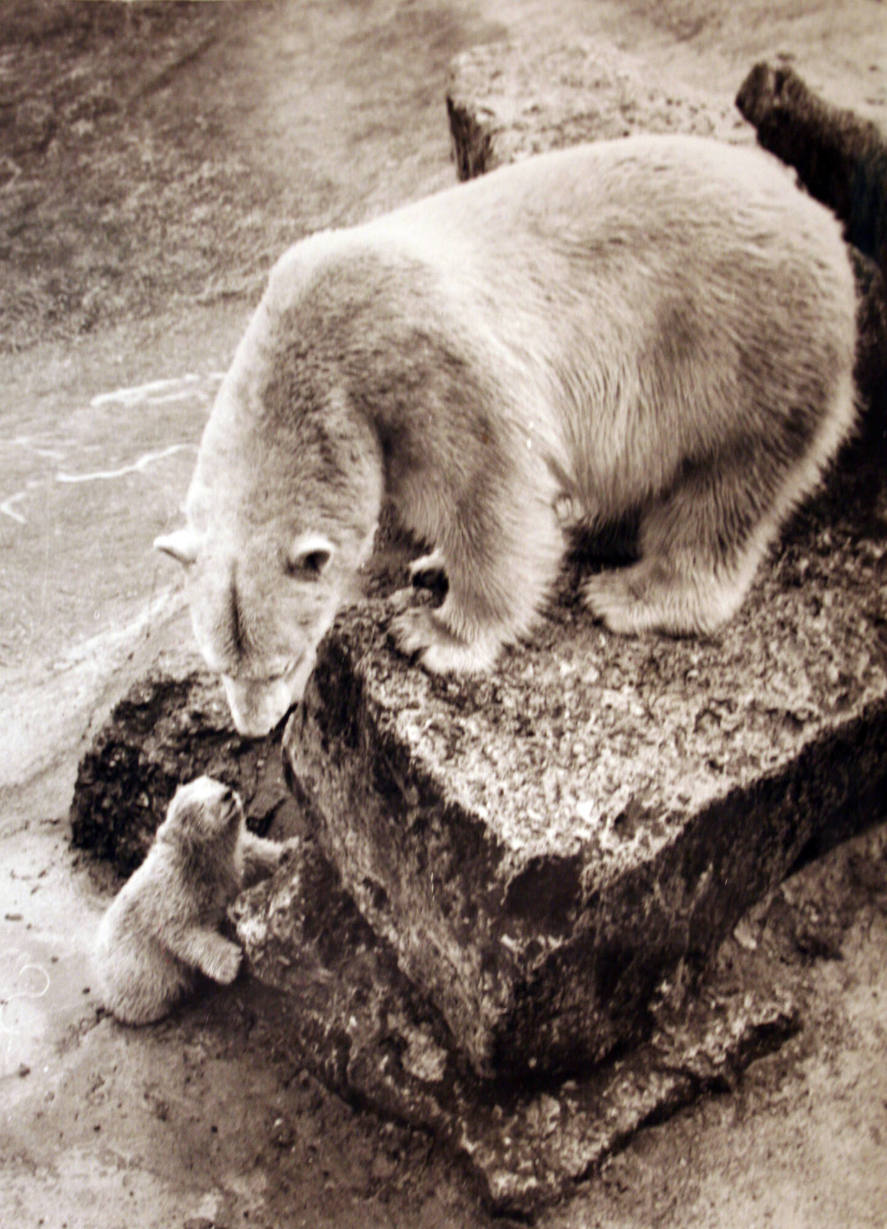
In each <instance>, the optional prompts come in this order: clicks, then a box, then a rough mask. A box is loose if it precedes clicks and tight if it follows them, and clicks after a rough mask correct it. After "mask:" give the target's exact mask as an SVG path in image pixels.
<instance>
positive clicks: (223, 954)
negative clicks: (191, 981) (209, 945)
mask: <svg viewBox="0 0 887 1229" xmlns="http://www.w3.org/2000/svg"><path fill="white" fill-rule="evenodd" d="M242 958H243V952H242V951H241V950H240V948H239V947H238V946H237V944H236V943H227V944H226V945H225V947H223V948H221V949H220V950H219V951H218V952H216V953H214V954H213V961H212V965H211V967H210V968H209V969H207V973H208V974H209V976H210V977H211V978H212V979H213V981H217V982H219V984H220V985H222V986H230V985H231V983H232V982H233V981H234V979H235V977H236V976H237V974H238V973H239V972H240V962H241V960H242Z"/></svg>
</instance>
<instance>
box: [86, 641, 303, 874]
mask: <svg viewBox="0 0 887 1229" xmlns="http://www.w3.org/2000/svg"><path fill="white" fill-rule="evenodd" d="M279 742H280V740H279V735H278V737H277V738H276V739H275V738H274V736H273V735H269V736H268V738H264V739H260V740H256V741H251V740H248V739H244V738H241V737H240V735H239V734H238V733H237V732H236V730H235V729H234V726H233V724H232V722H231V717H230V714H229V712H228V706H227V704H226V703H225V697H224V695H223V693H222V690H221V688H220V686H219V681H218V679H217V678H216V677H215V676H214V675H211V674H209V673H208V672H207V671H205V670H202V669H200V668H199V667H197V666H195V665H194V664H193V662H192V661H181V660H174V659H171V658H168V659H167V660H166V661H165V662H164V661H161V662H158V664H157V667H156V668H155V669H154V670H152V671H151V672H150V673H149V674H148V675H146V676H145V677H144V678H143V679H140V680H139V681H138V682H137V683H135V684H134V685H133V686H132V687H131V688H130V690H129V691H128V692H127V693H126V695H125V696H124V697H123V698H122V699H121V700H120V701H119V702H118V703H117V704H116V705H115V707H114V709H113V711H112V713H111V715H110V717H109V719H108V721H107V722H106V723H105V724H104V726H103V727H102V728H101V730H99V732H98V734H97V735H96V737H95V739H94V740H93V743H92V746H91V747H90V748H89V750H88V751H87V752H86V754H85V755H84V756H83V758H82V760H81V761H80V765H79V767H78V771H77V781H76V784H75V787H74V797H73V801H72V803H71V811H70V821H71V837H72V840H73V843H74V844H75V845H76V846H79V847H80V848H83V849H89V850H90V851H91V852H92V853H94V854H95V855H96V856H98V857H100V858H104V859H107V860H109V861H111V862H112V863H113V865H114V868H115V869H116V871H117V872H118V874H120V875H129V874H130V873H131V872H132V871H133V870H134V869H135V868H136V866H138V864H139V863H140V862H141V861H142V859H143V858H144V856H145V854H146V853H147V851H148V847H149V846H150V844H151V841H152V839H153V837H154V832H155V831H156V829H157V826H158V825H159V824H160V823H161V821H162V820H163V817H164V815H165V814H166V808H167V806H168V804H169V801H170V799H171V798H172V796H173V794H174V793H175V790H176V788H177V786H178V785H180V784H181V783H182V782H184V781H189V780H191V779H192V778H193V777H197V776H200V775H201V773H207V774H208V775H210V776H214V777H218V778H219V779H221V780H223V781H226V782H228V783H229V784H231V785H233V786H234V787H235V788H236V789H238V790H239V791H240V793H241V795H242V797H243V800H244V807H245V809H246V814H247V823H248V825H249V827H250V828H251V829H252V830H253V831H254V832H257V833H259V834H260V835H265V834H266V833H267V832H268V830H269V829H270V828H271V825H272V823H273V824H274V827H275V832H276V834H279V835H289V834H290V833H292V832H297V831H299V830H300V827H301V819H300V813H299V808H298V805H297V803H296V802H295V801H294V799H293V797H292V795H291V793H290V791H289V790H288V789H287V786H286V782H285V781H284V777H283V765H282V763H281V759H280V745H279Z"/></svg>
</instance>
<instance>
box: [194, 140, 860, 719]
mask: <svg viewBox="0 0 887 1229" xmlns="http://www.w3.org/2000/svg"><path fill="white" fill-rule="evenodd" d="M854 349H855V289H854V282H853V276H852V272H851V269H850V265H849V261H848V258H847V254H846V251H845V248H844V245H843V241H842V238H841V232H840V228H839V226H838V224H837V222H836V220H835V219H834V217H833V216H832V215H831V214H829V212H828V211H827V210H825V209H824V208H822V207H821V206H820V205H818V204H816V203H815V202H814V201H812V200H811V199H810V198H809V197H807V196H806V195H804V194H803V193H802V192H800V191H799V190H798V189H797V188H795V186H794V185H793V183H792V181H791V178H790V176H789V175H788V174H787V173H786V172H785V170H784V168H782V167H781V166H780V165H779V164H778V163H776V161H775V160H774V159H772V158H770V157H769V155H766V154H764V153H762V152H761V151H759V150H752V149H739V148H735V147H732V146H725V145H719V144H717V143H716V142H712V141H706V140H701V139H699V138H695V137H684V136H672V137H653V136H647V137H634V138H629V139H627V140H623V141H611V142H601V143H598V144H595V145H588V146H580V147H577V148H574V149H569V150H563V151H559V152H557V153H551V154H545V155H542V156H540V157H537V158H531V159H527V160H526V161H524V162H522V163H519V164H517V165H515V166H511V167H507V168H503V169H501V170H499V171H495V172H493V173H492V174H490V175H488V176H484V177H482V178H481V179H479V180H476V181H473V182H471V183H469V184H463V185H460V186H458V187H455V188H452V189H449V190H447V191H444V192H441V193H438V194H437V195H435V196H432V197H429V198H427V199H425V200H422V201H417V202H415V203H413V204H410V205H408V206H405V207H404V208H403V209H400V210H397V211H396V212H394V213H391V214H389V215H386V216H385V217H382V218H378V219H375V220H374V221H372V222H369V223H367V224H366V225H364V226H359V227H354V228H352V229H349V230H345V231H329V232H324V233H323V234H321V235H316V236H312V237H311V238H309V239H307V240H305V241H303V242H302V243H300V244H297V245H296V246H295V247H294V248H292V249H291V250H290V251H289V252H287V253H286V254H285V255H284V256H283V257H282V258H281V259H280V261H279V262H278V263H277V265H276V266H275V268H274V270H273V271H272V274H271V277H270V281H269V286H268V290H267V292H266V295H265V297H264V299H263V301H262V303H261V304H260V306H259V308H258V310H257V312H256V314H255V316H254V318H253V320H252V322H251V324H250V326H249V328H248V329H247V332H246V334H245V336H244V338H243V341H242V342H241V345H240V347H239V348H238V352H237V354H236V356H235V359H234V363H233V364H232V367H231V370H230V372H229V373H228V375H227V376H226V379H225V381H224V383H223V386H222V388H221V390H220V393H219V397H218V400H217V403H216V406H215V408H214V410H213V413H212V416H211V418H210V421H209V423H208V425H207V429H206V432H205V434H204V439H203V442H202V444H201V449H200V455H199V457H198V463H197V468H196V470H195V475H194V479H193V481H192V484H191V489H190V491H189V496H188V505H187V506H188V519H189V525H190V528H191V531H192V536H190V537H189V538H188V539H187V541H188V542H189V543H191V544H193V542H195V541H196V542H197V543H198V546H197V551H196V559H195V561H194V564H193V566H191V567H189V582H188V588H189V596H190V601H191V609H192V617H193V621H194V626H195V632H196V635H197V639H198V643H199V645H200V647H201V649H202V651H203V653H204V656H205V658H206V660H207V662H208V663H209V664H210V665H211V666H212V668H214V669H216V670H218V671H219V672H220V673H222V674H224V675H226V676H227V682H226V688H227V690H228V694H229V697H234V699H233V700H232V711H233V712H234V716H235V721H236V722H237V724H238V728H240V729H242V730H243V731H244V732H247V733H264V732H266V730H267V729H268V728H270V726H271V725H273V724H274V722H275V721H276V720H278V719H279V718H280V717H281V716H282V715H283V712H284V711H285V710H286V707H287V706H288V705H289V704H290V703H292V701H293V700H295V699H298V697H299V695H300V694H301V688H302V687H303V686H304V682H305V679H306V677H307V669H310V667H309V666H307V663H309V662H310V661H312V660H313V654H314V650H315V648H316V645H317V643H318V641H319V639H320V637H321V636H322V635H323V633H324V632H325V631H326V629H327V627H328V626H329V623H330V621H331V620H332V618H333V616H334V614H335V611H336V609H337V608H338V606H339V605H340V604H341V602H342V601H343V600H344V599H345V597H346V595H347V592H348V586H349V584H350V583H351V579H352V577H353V576H354V573H355V572H356V570H357V568H358V567H359V566H360V563H361V561H362V560H363V559H364V558H365V556H366V553H367V550H368V549H369V546H370V544H371V542H372V537H373V532H374V530H375V526H376V523H377V519H378V515H379V511H380V508H381V505H382V499H383V497H384V496H386V495H387V497H388V498H389V499H390V500H391V501H392V503H393V504H394V506H395V507H396V509H397V510H398V512H399V514H400V516H401V518H402V520H403V521H404V523H405V524H406V525H407V526H408V527H409V528H411V529H412V530H413V531H414V532H415V533H416V534H417V535H418V536H419V537H420V538H422V539H424V540H425V541H426V542H427V543H428V545H429V546H430V547H431V548H432V549H433V551H434V552H435V555H436V557H437V558H442V559H443V561H444V566H445V569H446V574H447V580H448V593H447V596H446V599H445V601H444V603H443V605H442V606H441V607H440V608H439V609H438V610H433V611H432V610H428V609H427V608H421V609H418V610H415V611H406V612H402V613H400V614H399V615H398V616H397V619H396V622H395V624H394V631H395V636H396V639H397V641H398V643H399V644H400V646H401V647H402V648H403V649H404V650H405V651H406V652H409V653H418V654H420V655H421V660H422V663H423V664H424V665H425V666H426V668H428V669H430V670H433V671H441V672H443V671H451V670H452V671H472V670H484V669H488V668H489V667H490V665H491V664H492V663H493V662H494V660H495V658H496V655H497V653H498V651H499V649H500V647H501V646H502V645H503V644H507V643H512V642H514V641H515V640H516V639H518V638H520V637H521V636H523V635H525V634H526V633H527V632H528V631H530V629H531V628H532V626H533V623H534V620H535V619H536V618H537V616H538V613H539V611H540V609H541V608H542V607H543V605H544V603H545V600H546V597H547V595H548V593H549V591H550V589H551V585H552V582H553V580H554V577H555V576H556V574H557V571H558V567H559V565H560V562H561V558H562V554H563V550H564V537H563V535H564V530H565V528H566V527H567V526H568V524H571V523H573V522H574V521H577V520H578V521H580V522H585V523H586V524H588V525H590V526H599V525H601V524H603V523H604V522H607V521H610V520H613V519H617V518H620V517H622V516H624V515H625V514H631V513H634V514H637V515H638V517H639V521H640V552H641V557H640V559H639V561H638V562H637V564H635V565H633V566H632V567H630V568H627V569H621V570H610V571H606V572H602V573H600V574H599V575H597V576H594V577H592V578H590V580H589V581H588V582H587V584H586V586H585V597H586V601H587V602H588V605H589V607H590V609H591V610H592V612H593V613H594V614H595V615H596V616H597V617H599V618H601V619H603V620H604V622H606V623H607V624H608V626H609V627H611V628H612V629H613V630H614V631H619V632H630V633H637V632H646V631H653V630H664V631H671V632H697V631H708V630H711V629H712V628H713V627H716V626H717V625H718V624H719V623H721V622H722V621H723V620H724V619H726V618H729V617H730V615H731V614H732V613H733V612H734V611H735V610H736V609H737V607H738V605H739V604H740V602H741V601H742V599H743V597H744V594H745V592H746V590H747V588H748V586H749V584H750V582H751V578H752V576H753V574H754V571H755V568H756V567H757V565H758V562H759V560H760V558H761V556H762V554H763V553H764V551H765V550H766V548H767V545H768V543H769V542H770V541H771V540H772V538H773V536H774V534H776V533H777V532H778V530H779V527H780V526H781V524H782V523H783V521H784V519H785V517H786V516H787V515H788V513H789V512H790V510H791V508H792V507H793V506H794V505H795V504H796V503H797V502H798V500H800V499H802V498H803V497H804V496H805V495H806V494H807V493H808V492H809V491H810V490H811V489H812V488H813V487H814V486H815V485H816V483H817V481H818V480H819V477H820V474H821V472H822V470H823V468H824V467H825V466H826V465H827V464H828V463H829V461H830V460H831V458H832V457H833V456H834V454H835V451H836V450H837V448H838V447H839V445H840V443H841V442H842V441H843V440H844V439H845V438H846V436H847V435H848V433H849V431H850V430H851V427H852V424H853V418H854V403H853V389H852V380H851V372H852V367H853V359H854ZM306 534H307V535H309V540H313V539H314V538H315V536H316V537H317V539H318V540H322V541H327V542H328V543H329V544H330V545H331V546H332V548H333V550H332V553H331V557H330V560H329V562H328V564H327V565H326V566H324V567H323V568H321V569H318V573H319V574H317V575H302V576H297V577H295V578H294V577H292V576H289V577H287V576H286V574H285V573H286V556H287V551H288V550H289V548H290V545H291V543H293V541H295V540H298V539H299V538H300V536H302V535H306ZM182 553H185V554H187V553H188V552H187V551H185V552H182ZM283 678H286V679H288V680H290V684H291V685H290V684H288V685H286V686H284V685H282V684H281V682H280V680H281V679H283Z"/></svg>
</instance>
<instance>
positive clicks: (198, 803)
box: [157, 777, 244, 849]
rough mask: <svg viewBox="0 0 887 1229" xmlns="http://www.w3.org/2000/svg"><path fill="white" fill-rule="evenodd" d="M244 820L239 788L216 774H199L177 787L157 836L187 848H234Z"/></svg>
mask: <svg viewBox="0 0 887 1229" xmlns="http://www.w3.org/2000/svg"><path fill="white" fill-rule="evenodd" d="M243 822H244V816H243V804H242V803H241V801H240V796H239V795H238V793H237V792H236V790H233V789H231V787H230V786H228V785H225V784H224V783H223V782H222V781H216V780H215V779H214V778H213V777H197V778H196V779H195V780H194V781H189V782H188V783H187V785H180V786H179V788H178V789H177V790H176V792H175V794H174V795H173V799H172V802H171V803H170V804H169V807H168V809H167V812H166V819H165V820H164V821H163V823H162V824H161V825H160V827H159V828H158V830H157V838H158V840H161V841H172V842H174V843H176V844H177V845H184V846H186V847H188V848H200V849H204V848H206V847H207V846H210V847H215V846H219V845H221V846H222V847H225V846H227V845H230V846H231V847H232V848H233V847H234V845H236V843H237V838H238V836H239V835H240V830H241V827H242V825H243Z"/></svg>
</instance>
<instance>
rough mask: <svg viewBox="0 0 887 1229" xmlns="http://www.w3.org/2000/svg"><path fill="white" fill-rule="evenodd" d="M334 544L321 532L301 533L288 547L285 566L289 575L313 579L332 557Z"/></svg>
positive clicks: (320, 572) (321, 571)
mask: <svg viewBox="0 0 887 1229" xmlns="http://www.w3.org/2000/svg"><path fill="white" fill-rule="evenodd" d="M335 549H336V548H335V546H333V544H332V542H331V541H330V540H329V538H327V537H326V536H325V535H324V534H322V533H301V534H299V536H298V537H297V538H296V540H295V542H293V544H292V546H291V547H290V553H289V556H288V557H287V561H286V568H287V571H288V572H289V574H290V576H298V577H302V578H303V579H305V580H313V579H316V578H317V577H318V576H320V575H321V574H322V573H323V571H324V569H325V568H326V566H327V564H328V563H329V561H330V560H331V559H332V557H333V554H334V552H335Z"/></svg>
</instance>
